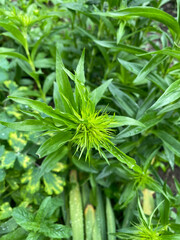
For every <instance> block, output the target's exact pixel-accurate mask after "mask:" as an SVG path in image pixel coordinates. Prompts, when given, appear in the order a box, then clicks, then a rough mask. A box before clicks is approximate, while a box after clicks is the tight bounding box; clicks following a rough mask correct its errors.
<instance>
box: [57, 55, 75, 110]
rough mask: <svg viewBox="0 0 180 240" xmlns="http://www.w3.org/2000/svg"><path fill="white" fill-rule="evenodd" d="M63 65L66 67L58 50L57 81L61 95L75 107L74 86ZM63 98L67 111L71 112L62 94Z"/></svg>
mask: <svg viewBox="0 0 180 240" xmlns="http://www.w3.org/2000/svg"><path fill="white" fill-rule="evenodd" d="M63 67H64V65H63V61H62V59H61V55H60V52H59V51H58V50H57V51H56V82H57V85H58V89H59V93H60V96H61V94H62V95H63V96H65V97H66V98H67V99H68V100H69V101H70V103H71V104H72V106H73V107H74V108H75V102H74V96H73V92H72V88H71V85H70V82H69V79H68V76H67V74H66V72H65V71H64V69H63ZM61 99H62V102H63V104H64V107H65V109H66V111H67V112H69V113H71V109H69V106H68V105H67V103H66V101H65V100H64V99H63V98H62V96H61Z"/></svg>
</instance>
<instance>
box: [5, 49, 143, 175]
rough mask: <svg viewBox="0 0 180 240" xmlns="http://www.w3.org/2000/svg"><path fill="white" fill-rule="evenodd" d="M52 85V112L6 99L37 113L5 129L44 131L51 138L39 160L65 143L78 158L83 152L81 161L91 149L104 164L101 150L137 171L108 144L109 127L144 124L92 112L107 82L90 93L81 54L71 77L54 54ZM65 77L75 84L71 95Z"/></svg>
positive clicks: (43, 106)
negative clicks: (84, 153)
mask: <svg viewBox="0 0 180 240" xmlns="http://www.w3.org/2000/svg"><path fill="white" fill-rule="evenodd" d="M56 58H57V61H56V82H57V83H55V85H54V102H55V106H56V109H53V108H52V107H50V106H48V105H47V104H46V103H42V102H40V101H36V100H31V99H28V98H20V97H13V96H10V99H12V100H14V101H16V102H18V103H21V104H26V105H28V106H29V107H31V108H32V109H34V110H36V111H38V112H40V113H41V115H40V114H38V113H34V112H32V113H29V112H28V115H31V116H33V117H35V118H36V120H34V119H29V120H25V121H23V122H17V123H5V122H1V123H2V124H4V125H5V126H8V127H10V128H14V129H16V130H21V131H46V132H45V134H46V135H49V134H51V135H53V136H52V137H50V138H49V139H47V140H46V141H45V142H44V143H43V144H42V146H41V147H40V148H39V150H38V151H37V154H39V155H40V156H41V157H43V156H45V155H48V154H50V153H52V152H55V151H57V150H58V149H59V148H60V147H61V146H63V145H64V144H65V143H67V142H71V143H72V144H73V145H76V146H77V149H76V151H78V150H79V149H80V155H79V156H80V157H81V156H82V154H83V152H84V151H85V149H86V156H85V159H87V158H89V160H90V158H91V151H92V148H95V149H96V150H98V152H99V153H100V155H101V156H102V157H103V158H104V159H105V160H106V161H107V162H108V160H107V157H106V155H105V153H104V152H103V150H102V148H104V149H106V150H107V151H108V152H109V153H111V154H112V155H114V156H115V157H116V158H117V159H118V160H119V161H121V162H122V163H125V164H127V165H128V167H130V168H132V169H134V170H136V171H141V169H140V167H139V166H138V165H137V164H136V162H135V160H134V159H132V158H131V157H129V156H127V155H126V154H124V153H123V152H122V151H120V150H119V149H118V148H117V147H116V146H115V145H114V143H113V142H112V141H111V138H112V136H113V134H112V130H111V129H112V128H114V127H115V128H116V127H119V126H123V125H137V126H141V127H143V126H144V125H143V124H142V123H140V122H139V121H137V120H135V119H132V118H128V117H124V116H116V117H115V116H112V115H108V114H107V113H101V112H97V111H96V105H97V103H98V102H99V100H100V99H101V98H102V96H103V94H104V92H105V90H106V88H107V86H108V85H109V84H110V83H111V80H109V81H107V82H105V83H104V84H102V85H101V86H100V87H98V88H96V89H95V90H94V91H93V92H91V93H90V92H89V91H88V89H87V88H86V87H85V76H84V52H83V54H82V56H81V59H80V61H79V63H78V66H77V68H76V72H75V74H72V73H71V72H69V71H68V70H67V69H66V68H65V67H64V65H63V63H62V60H61V57H60V54H59V52H58V51H57V56H56ZM68 76H69V77H70V78H71V79H72V80H73V81H74V83H75V93H74V94H73V91H72V88H71V85H70V82H69V79H68Z"/></svg>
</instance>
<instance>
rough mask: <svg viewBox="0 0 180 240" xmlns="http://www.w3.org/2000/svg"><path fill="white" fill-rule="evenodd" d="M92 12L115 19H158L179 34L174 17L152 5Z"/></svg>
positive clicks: (179, 29) (179, 30)
mask: <svg viewBox="0 0 180 240" xmlns="http://www.w3.org/2000/svg"><path fill="white" fill-rule="evenodd" d="M94 14H96V15H100V16H101V15H102V16H106V17H112V18H117V19H124V17H131V16H139V17H146V18H150V19H153V20H156V21H159V22H161V23H163V24H165V25H166V26H168V27H169V28H171V29H172V30H173V31H174V32H175V33H176V34H178V35H179V34H180V27H179V24H178V22H177V21H176V20H175V18H173V17H172V16H171V15H170V14H168V13H166V12H164V11H162V10H160V9H157V8H153V7H131V8H125V9H122V10H120V11H116V12H94Z"/></svg>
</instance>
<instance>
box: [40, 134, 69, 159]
mask: <svg viewBox="0 0 180 240" xmlns="http://www.w3.org/2000/svg"><path fill="white" fill-rule="evenodd" d="M71 137H72V135H71V133H70V132H66V131H62V132H58V133H57V134H56V135H54V136H53V137H50V138H49V139H48V140H47V141H45V142H44V143H43V144H42V145H41V147H40V148H39V149H38V151H37V153H36V154H38V155H39V156H40V157H44V156H46V155H48V154H50V153H52V152H55V151H56V150H58V149H59V148H60V147H62V146H63V145H64V144H65V143H67V142H68V141H69V140H70V139H71Z"/></svg>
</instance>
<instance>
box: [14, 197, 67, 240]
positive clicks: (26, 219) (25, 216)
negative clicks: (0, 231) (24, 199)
mask: <svg viewBox="0 0 180 240" xmlns="http://www.w3.org/2000/svg"><path fill="white" fill-rule="evenodd" d="M61 205H62V201H61V199H60V198H58V197H57V198H51V197H46V198H45V199H44V200H43V202H42V203H41V205H40V207H39V209H38V211H37V212H36V213H35V214H33V213H32V212H30V211H29V210H27V209H26V208H24V207H17V208H15V209H14V210H13V213H12V216H13V218H14V220H15V221H16V223H17V224H18V225H19V226H21V227H22V228H23V229H24V230H26V231H27V232H29V234H28V237H27V239H39V237H43V236H44V237H49V238H52V239H54V238H55V239H62V238H69V237H70V236H71V228H69V227H67V226H64V225H61V224H57V223H55V222H56V217H54V216H53V214H54V212H55V211H56V210H57V209H58V208H59V207H60V206H61ZM41 239H44V238H41Z"/></svg>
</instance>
